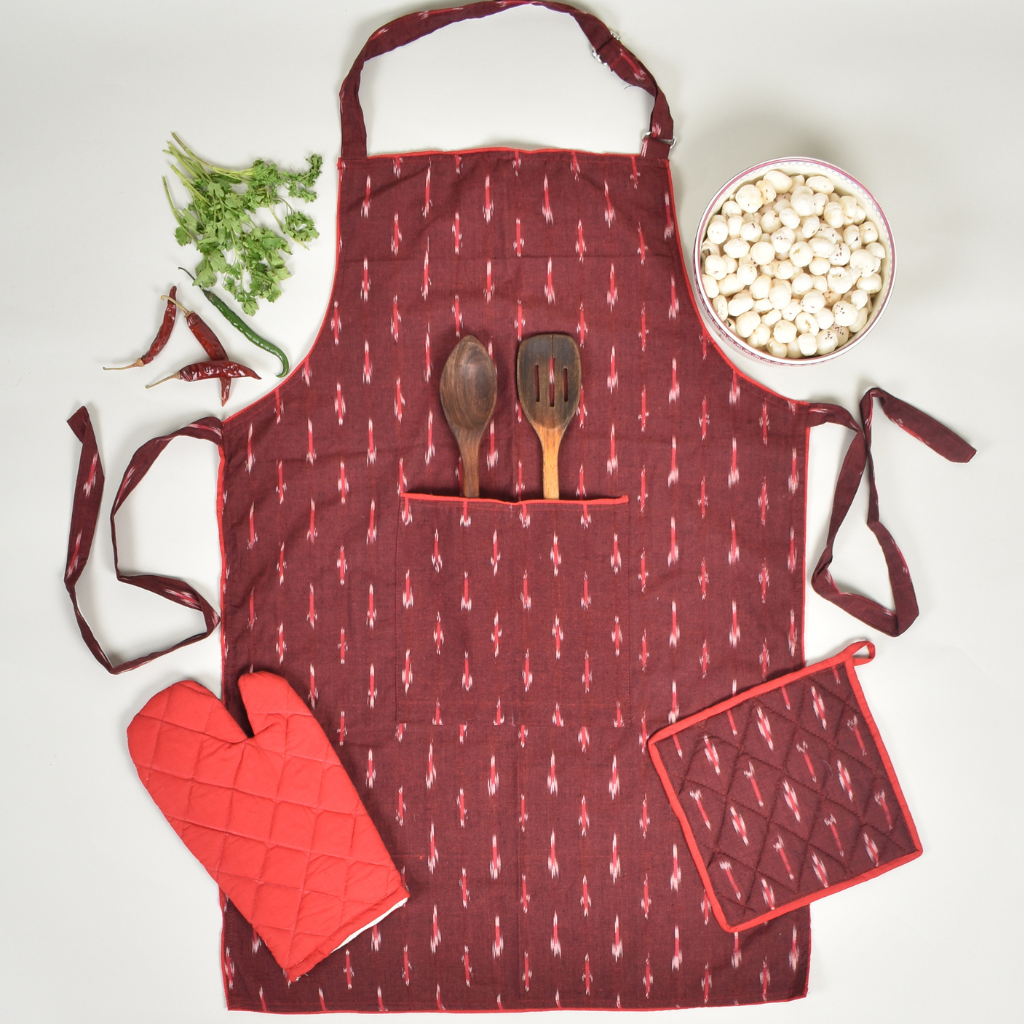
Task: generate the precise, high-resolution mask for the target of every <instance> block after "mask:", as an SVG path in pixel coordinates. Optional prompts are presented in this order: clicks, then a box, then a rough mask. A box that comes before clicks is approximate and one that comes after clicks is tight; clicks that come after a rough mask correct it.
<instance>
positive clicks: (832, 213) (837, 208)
mask: <svg viewBox="0 0 1024 1024" xmlns="http://www.w3.org/2000/svg"><path fill="white" fill-rule="evenodd" d="M823 217H824V220H825V223H826V224H828V225H829V227H833V228H841V227H842V226H843V208H842V206H841V205H840V204H839V203H828V204H826V206H825V212H824V214H823ZM708 237H710V235H709V236H708Z"/></svg>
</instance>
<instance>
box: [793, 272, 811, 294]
mask: <svg viewBox="0 0 1024 1024" xmlns="http://www.w3.org/2000/svg"><path fill="white" fill-rule="evenodd" d="M790 287H791V288H792V289H793V294H794V295H796V296H797V297H799V296H801V295H806V294H807V292H809V291H810V290H811V289H812V288H813V287H814V282H813V281H812V280H811V275H810V274H806V273H802V272H801V273H799V274H797V275H796V277H794V278H793V280H792V281H791V282H790Z"/></svg>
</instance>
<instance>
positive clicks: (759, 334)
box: [747, 323, 772, 348]
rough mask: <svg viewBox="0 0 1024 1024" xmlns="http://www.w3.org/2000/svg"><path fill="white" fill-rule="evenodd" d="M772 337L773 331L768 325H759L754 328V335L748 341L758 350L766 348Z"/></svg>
mask: <svg viewBox="0 0 1024 1024" xmlns="http://www.w3.org/2000/svg"><path fill="white" fill-rule="evenodd" d="M771 336H772V329H771V328H770V327H769V326H768V325H767V324H766V323H759V324H758V325H757V326H756V327H755V328H754V333H753V334H751V335H750V337H749V338H748V339H747V341H749V342H750V344H751V345H754V346H755V347H757V348H764V346H765V345H766V344H767V342H768V339H769V338H770V337H771Z"/></svg>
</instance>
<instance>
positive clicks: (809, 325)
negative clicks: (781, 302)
mask: <svg viewBox="0 0 1024 1024" xmlns="http://www.w3.org/2000/svg"><path fill="white" fill-rule="evenodd" d="M793 323H794V324H796V329H797V332H798V333H799V334H811V335H814V334H817V333H818V331H820V330H821V328H820V327H819V326H818V321H817V320H815V319H814V317H813V316H811V314H810V313H805V312H803V311H802V310H801V312H799V313H797V315H796V319H795V320H794V321H793Z"/></svg>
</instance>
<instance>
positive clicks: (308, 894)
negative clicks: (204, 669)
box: [128, 672, 409, 981]
mask: <svg viewBox="0 0 1024 1024" xmlns="http://www.w3.org/2000/svg"><path fill="white" fill-rule="evenodd" d="M239 689H240V690H241V694H242V700H243V701H244V703H245V708H246V712H247V713H248V716H249V722H250V724H251V726H252V729H253V732H254V733H255V735H253V736H252V737H251V738H249V737H247V736H246V735H245V733H244V732H243V731H242V729H241V728H240V727H239V725H238V724H237V723H236V722H235V720H234V719H233V718H232V717H231V715H229V714H228V712H227V709H226V708H225V707H224V705H223V704H222V703H221V702H220V701H219V700H218V699H217V698H216V697H215V696H214V695H213V694H212V693H211V692H210V691H209V690H207V689H206V688H205V687H203V686H200V685H199V684H198V683H195V682H192V681H191V680H189V681H186V682H180V683H175V684H174V685H173V686H170V687H168V688H167V689H166V690H164V691H163V692H161V693H158V694H157V695H156V696H155V697H153V699H152V700H150V701H149V703H148V704H146V706H145V707H144V708H143V709H142V710H141V711H140V712H139V713H138V714H137V715H136V716H135V718H134V719H133V720H132V723H131V725H129V727H128V750H129V752H130V753H131V758H132V761H134V762H135V767H136V768H137V769H138V772H139V778H141V779H142V784H143V785H144V786H145V787H146V789H147V790H148V791H149V795H150V796H151V797H152V798H153V799H154V800H155V801H156V804H157V806H158V807H159V808H160V810H161V811H162V812H163V814H164V817H166V818H167V820H168V821H169V822H170V823H171V826H172V828H173V829H174V831H175V832H177V833H178V835H179V836H181V838H182V840H184V842H185V845H186V846H187V847H188V848H189V849H190V850H191V851H192V853H194V854H195V855H196V857H197V858H198V859H199V860H200V862H201V863H202V865H203V867H205V868H206V870H207V871H209V873H210V874H211V875H212V876H213V878H214V880H215V881H216V883H217V884H218V885H219V886H220V888H221V889H222V890H223V891H224V893H225V894H226V895H227V896H228V898H229V899H230V900H231V902H232V903H234V904H235V906H236V907H237V908H238V910H239V911H240V913H241V914H242V915H243V916H244V917H245V919H246V920H247V921H248V922H249V923H250V924H251V925H252V926H253V928H254V929H255V931H256V932H257V933H258V934H259V935H260V937H261V938H262V939H263V941H264V943H265V944H266V946H267V948H268V949H269V950H270V952H271V954H272V955H273V957H274V959H275V960H276V961H277V963H278V964H279V965H280V966H281V967H282V968H283V969H284V971H285V973H286V974H287V976H288V980H289V981H294V980H295V979H296V978H299V977H301V976H302V975H303V974H305V973H306V972H307V971H309V970H311V969H312V968H313V967H314V966H315V965H316V964H318V963H319V962H320V961H321V960H323V959H324V957H326V956H327V955H328V954H330V953H331V952H332V951H333V950H335V949H337V948H338V947H339V946H342V945H344V944H346V943H347V942H348V941H349V940H350V939H352V938H353V937H354V936H355V935H357V934H358V933H359V932H361V931H363V930H364V929H365V928H369V927H370V926H371V925H373V924H374V923H376V922H377V921H379V920H380V919H381V918H383V917H385V916H386V915H387V914H389V913H390V912H391V911H392V910H394V909H396V908H397V907H400V906H401V905H402V904H403V903H405V901H406V900H407V899H408V898H409V893H408V892H407V890H406V888H405V885H404V883H403V881H402V877H401V875H400V874H399V873H398V871H397V870H396V869H395V866H394V864H393V863H392V861H391V858H390V856H388V852H387V850H386V849H385V848H384V844H383V842H381V838H380V836H379V835H378V833H377V829H376V828H375V827H374V824H373V822H372V821H371V820H370V817H369V815H368V814H367V813H366V810H365V809H364V807H363V805H362V803H361V802H360V800H359V796H358V794H357V793H356V791H355V788H354V787H353V785H352V782H351V781H350V780H349V777H348V775H347V774H346V772H345V769H344V768H342V766H341V763H340V762H339V760H338V756H337V754H335V752H334V750H333V748H332V747H331V744H330V741H329V740H328V739H327V737H326V736H325V735H324V732H323V730H322V729H321V728H320V726H319V725H318V724H317V721H316V719H315V718H314V717H313V716H312V715H311V714H310V712H309V710H308V709H307V707H306V705H305V703H304V702H303V701H302V699H301V698H300V697H299V696H298V694H296V693H295V691H294V690H293V689H292V688H291V686H289V685H288V683H287V682H286V681H285V680H284V679H282V678H281V677H280V676H276V675H273V674H272V673H270V672H256V673H253V674H250V675H244V676H242V678H241V679H240V680H239Z"/></svg>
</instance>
